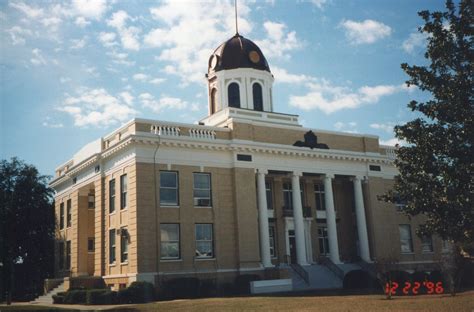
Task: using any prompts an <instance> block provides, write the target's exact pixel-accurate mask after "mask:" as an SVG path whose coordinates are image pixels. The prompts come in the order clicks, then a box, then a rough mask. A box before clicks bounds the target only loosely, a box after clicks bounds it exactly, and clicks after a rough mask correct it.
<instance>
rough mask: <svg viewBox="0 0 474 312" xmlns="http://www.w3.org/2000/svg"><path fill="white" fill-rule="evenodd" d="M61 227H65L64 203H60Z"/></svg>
mask: <svg viewBox="0 0 474 312" xmlns="http://www.w3.org/2000/svg"><path fill="white" fill-rule="evenodd" d="M59 229H60V230H62V229H64V203H61V204H60V205H59Z"/></svg>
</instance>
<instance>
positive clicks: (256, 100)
mask: <svg viewBox="0 0 474 312" xmlns="http://www.w3.org/2000/svg"><path fill="white" fill-rule="evenodd" d="M252 93H253V108H254V109H255V110H257V111H263V97H262V86H261V85H260V84H259V83H254V84H253V86H252Z"/></svg>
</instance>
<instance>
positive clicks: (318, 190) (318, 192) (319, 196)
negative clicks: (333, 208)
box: [314, 184, 326, 211]
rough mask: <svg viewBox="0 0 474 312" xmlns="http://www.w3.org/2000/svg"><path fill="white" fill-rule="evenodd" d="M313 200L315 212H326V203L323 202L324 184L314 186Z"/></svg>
mask: <svg viewBox="0 0 474 312" xmlns="http://www.w3.org/2000/svg"><path fill="white" fill-rule="evenodd" d="M314 198H315V200H316V210H320V211H324V210H326V202H325V200H324V184H315V185H314Z"/></svg>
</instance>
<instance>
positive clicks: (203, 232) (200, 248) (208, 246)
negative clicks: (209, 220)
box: [196, 224, 214, 257]
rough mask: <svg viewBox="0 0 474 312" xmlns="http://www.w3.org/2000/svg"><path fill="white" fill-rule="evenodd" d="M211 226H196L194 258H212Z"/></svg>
mask: <svg viewBox="0 0 474 312" xmlns="http://www.w3.org/2000/svg"><path fill="white" fill-rule="evenodd" d="M212 249H213V234H212V224H196V257H213V256H214V255H213V250H212Z"/></svg>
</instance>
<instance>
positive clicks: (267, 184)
mask: <svg viewBox="0 0 474 312" xmlns="http://www.w3.org/2000/svg"><path fill="white" fill-rule="evenodd" d="M265 191H266V194H267V209H268V210H273V189H272V182H271V181H265Z"/></svg>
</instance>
